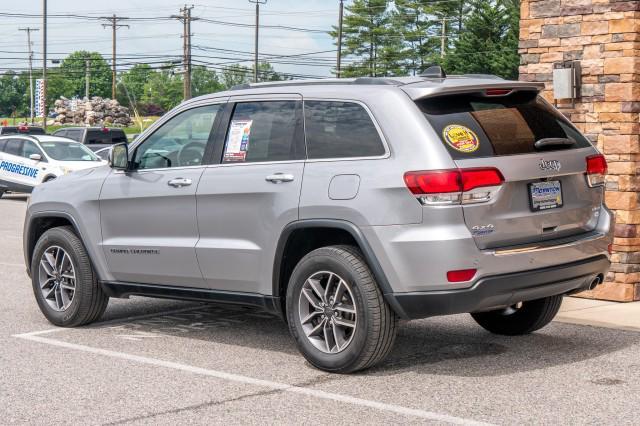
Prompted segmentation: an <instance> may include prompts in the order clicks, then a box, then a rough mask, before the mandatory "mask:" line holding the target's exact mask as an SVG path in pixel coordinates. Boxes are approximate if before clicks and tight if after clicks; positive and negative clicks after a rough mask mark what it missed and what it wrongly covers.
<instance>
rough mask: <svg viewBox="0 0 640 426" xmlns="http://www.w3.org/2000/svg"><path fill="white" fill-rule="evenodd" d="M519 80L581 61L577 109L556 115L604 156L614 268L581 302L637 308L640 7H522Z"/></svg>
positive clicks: (540, 3)
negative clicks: (629, 304)
mask: <svg viewBox="0 0 640 426" xmlns="http://www.w3.org/2000/svg"><path fill="white" fill-rule="evenodd" d="M519 53H520V54H521V60H520V63H521V66H520V79H521V80H526V81H541V82H544V83H546V89H545V91H544V92H543V96H545V98H547V99H548V100H549V101H553V82H552V70H553V66H554V63H557V62H563V61H574V60H575V61H579V62H580V65H581V70H582V71H581V72H582V78H581V82H582V87H581V90H580V93H579V94H578V99H577V100H576V104H575V107H572V105H571V103H570V102H559V103H558V107H559V108H561V111H562V112H563V113H564V114H565V115H567V117H569V118H570V119H571V121H572V122H573V123H575V125H576V126H577V127H578V128H579V129H580V130H581V131H582V132H583V133H584V134H585V135H586V136H587V137H588V138H589V139H590V140H591V141H593V142H594V143H595V144H597V146H598V149H599V150H600V151H601V152H602V153H604V154H605V156H606V158H607V161H608V163H609V175H608V176H607V180H606V191H607V192H606V195H605V200H606V203H607V205H608V206H609V208H611V209H613V210H614V211H615V215H616V228H615V240H614V246H613V249H614V254H613V257H612V260H613V265H612V268H611V271H610V272H609V274H608V275H607V279H606V283H605V284H604V285H601V286H599V287H598V289H596V290H595V291H592V292H586V293H583V296H585V297H591V298H598V299H606V300H617V301H632V300H640V198H639V193H638V192H639V191H640V173H639V172H638V170H639V167H640V122H639V115H640V1H626V0H625V1H621V0H523V1H522V3H521V20H520V45H519Z"/></svg>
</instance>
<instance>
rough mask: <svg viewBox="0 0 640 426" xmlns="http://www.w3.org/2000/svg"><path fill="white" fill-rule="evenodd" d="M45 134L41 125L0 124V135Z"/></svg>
mask: <svg viewBox="0 0 640 426" xmlns="http://www.w3.org/2000/svg"><path fill="white" fill-rule="evenodd" d="M15 134H22V135H46V134H47V133H46V132H45V131H44V129H43V128H42V127H36V126H25V125H23V126H0V135H15Z"/></svg>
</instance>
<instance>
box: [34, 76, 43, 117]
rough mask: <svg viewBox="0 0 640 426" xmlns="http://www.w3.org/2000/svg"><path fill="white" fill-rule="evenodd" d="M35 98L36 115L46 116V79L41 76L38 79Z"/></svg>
mask: <svg viewBox="0 0 640 426" xmlns="http://www.w3.org/2000/svg"><path fill="white" fill-rule="evenodd" d="M35 98H36V99H35V104H36V110H35V114H36V117H44V102H43V101H44V80H43V79H41V78H39V79H37V80H36V93H35Z"/></svg>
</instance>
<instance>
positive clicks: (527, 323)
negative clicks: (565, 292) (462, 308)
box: [471, 295, 562, 336]
mask: <svg viewBox="0 0 640 426" xmlns="http://www.w3.org/2000/svg"><path fill="white" fill-rule="evenodd" d="M560 305H562V295H559V296H551V297H545V298H544V299H538V300H531V301H528V302H522V306H520V307H519V308H507V309H500V310H497V311H489V312H478V313H473V314H471V316H472V317H473V319H474V320H476V322H477V323H478V324H480V326H481V327H482V328H484V329H485V330H487V331H490V332H491V333H494V334H502V335H505V336H518V335H521V334H529V333H533V332H534V331H536V330H540V329H541V328H542V327H544V326H545V325H547V324H549V323H550V322H551V320H553V318H554V317H555V316H556V314H557V313H558V311H559V310H560Z"/></svg>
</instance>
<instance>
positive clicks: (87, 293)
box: [31, 226, 109, 327]
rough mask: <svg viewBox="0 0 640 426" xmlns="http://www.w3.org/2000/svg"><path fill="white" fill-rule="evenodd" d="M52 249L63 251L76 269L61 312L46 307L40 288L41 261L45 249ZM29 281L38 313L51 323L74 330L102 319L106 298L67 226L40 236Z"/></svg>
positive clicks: (82, 250)
mask: <svg viewBox="0 0 640 426" xmlns="http://www.w3.org/2000/svg"><path fill="white" fill-rule="evenodd" d="M52 246H58V247H61V248H62V249H64V251H66V252H67V254H68V255H69V257H70V258H71V260H72V262H73V265H74V267H75V270H76V271H75V272H76V288H75V291H74V294H73V298H72V299H71V304H70V305H69V306H68V307H67V308H66V309H65V310H63V311H56V310H55V309H53V308H52V307H51V306H49V304H48V303H47V301H46V300H45V298H44V296H43V294H42V291H41V289H40V281H39V274H40V260H41V258H42V255H43V253H44V252H45V250H47V249H48V248H50V247H52ZM31 282H32V285H33V293H34V295H35V297H36V301H37V302H38V306H39V307H40V311H42V313H43V314H44V316H45V317H46V318H47V319H48V320H49V321H50V322H51V323H53V324H55V325H57V326H60V327H77V326H80V325H84V324H89V323H91V322H94V321H96V320H98V319H99V318H100V317H101V316H102V314H103V313H104V311H105V309H106V308H107V304H108V303H109V297H108V296H107V295H105V294H104V292H103V291H102V288H101V287H100V285H99V284H98V280H97V278H96V275H95V274H94V272H93V267H92V266H91V261H90V259H89V256H88V255H87V252H86V250H85V248H84V245H83V244H82V241H80V239H79V238H78V237H77V235H76V234H75V232H74V231H73V228H72V227H69V226H63V227H58V228H51V229H49V230H48V231H46V232H45V233H44V234H43V235H42V236H41V237H40V239H39V240H38V242H37V243H36V246H35V248H34V249H33V257H32V260H31Z"/></svg>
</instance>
